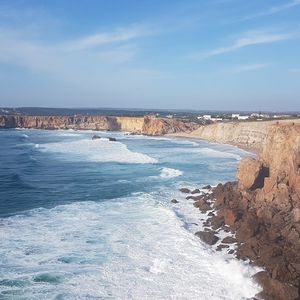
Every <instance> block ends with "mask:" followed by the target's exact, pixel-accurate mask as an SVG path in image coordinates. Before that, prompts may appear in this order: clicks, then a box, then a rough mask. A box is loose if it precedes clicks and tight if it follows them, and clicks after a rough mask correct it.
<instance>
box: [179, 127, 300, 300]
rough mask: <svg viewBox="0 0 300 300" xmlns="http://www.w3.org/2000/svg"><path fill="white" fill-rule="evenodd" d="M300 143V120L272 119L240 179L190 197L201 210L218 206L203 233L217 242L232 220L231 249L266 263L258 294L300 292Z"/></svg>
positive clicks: (284, 296) (288, 296)
mask: <svg viewBox="0 0 300 300" xmlns="http://www.w3.org/2000/svg"><path fill="white" fill-rule="evenodd" d="M183 135H184V136H183ZM183 135H182V134H180V137H181V138H186V137H188V138H190V135H189V134H183ZM173 136H176V135H173ZM194 138H195V137H194ZM206 141H207V140H206ZM208 142H210V141H208ZM240 148H241V147H240ZM299 149H300V126H299V125H297V124H294V123H288V124H273V125H272V126H270V127H269V128H268V131H267V134H266V136H265V139H264V142H263V144H262V149H261V150H260V151H258V155H257V158H244V159H242V160H241V162H240V164H239V167H238V170H237V182H227V183H225V184H219V185H218V186H217V187H215V188H214V189H212V193H211V194H204V195H202V196H198V197H193V196H189V197H188V198H189V199H192V200H194V201H195V202H194V206H195V207H196V208H198V209H200V211H201V210H202V211H209V210H211V209H214V212H213V213H212V214H211V217H210V219H208V220H207V221H205V222H204V223H203V225H204V226H206V230H204V231H203V232H199V233H198V234H196V235H197V236H198V237H199V238H200V239H202V240H203V241H204V242H207V243H208V244H210V245H214V244H215V243H216V242H217V241H218V239H217V238H216V235H215V233H216V231H217V230H220V228H222V227H223V226H224V225H228V226H229V228H230V231H231V232H232V233H234V234H235V242H236V243H237V247H236V253H235V254H234V253H233V255H236V256H235V257H236V258H237V259H239V260H245V259H249V260H250V261H251V264H253V265H257V266H260V267H263V268H264V271H262V272H259V273H257V274H256V275H255V276H254V278H255V279H256V281H257V282H258V283H259V284H260V285H261V286H262V287H263V291H262V293H260V294H258V295H257V299H268V300H269V299H276V300H296V299H299V298H300V242H299V240H300V152H299ZM186 192H187V194H190V193H191V191H186ZM232 241H233V240H232V239H231V242H232ZM226 248H227V246H226Z"/></svg>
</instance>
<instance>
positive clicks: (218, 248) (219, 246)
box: [216, 244, 229, 251]
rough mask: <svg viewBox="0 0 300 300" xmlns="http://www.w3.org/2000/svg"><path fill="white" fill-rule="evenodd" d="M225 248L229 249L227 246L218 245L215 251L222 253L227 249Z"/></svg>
mask: <svg viewBox="0 0 300 300" xmlns="http://www.w3.org/2000/svg"><path fill="white" fill-rule="evenodd" d="M227 248H229V246H228V245H223V244H220V245H218V246H217V248H216V250H217V251H222V249H227Z"/></svg>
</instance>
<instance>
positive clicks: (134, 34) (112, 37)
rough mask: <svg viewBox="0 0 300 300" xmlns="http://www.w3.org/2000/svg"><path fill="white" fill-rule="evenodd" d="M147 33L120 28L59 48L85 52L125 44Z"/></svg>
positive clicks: (143, 30)
mask: <svg viewBox="0 0 300 300" xmlns="http://www.w3.org/2000/svg"><path fill="white" fill-rule="evenodd" d="M148 33H149V32H147V31H146V30H145V29H144V28H142V27H139V26H136V27H132V28H131V27H129V28H122V29H119V30H116V31H113V32H100V33H96V34H93V35H87V36H85V37H83V38H79V39H75V40H72V41H67V42H65V43H63V44H61V45H59V46H60V47H61V48H62V49H65V50H67V51H76V50H85V49H89V48H93V47H97V46H103V45H108V44H113V43H119V42H127V41H130V40H133V39H137V38H139V37H142V36H145V35H146V34H148Z"/></svg>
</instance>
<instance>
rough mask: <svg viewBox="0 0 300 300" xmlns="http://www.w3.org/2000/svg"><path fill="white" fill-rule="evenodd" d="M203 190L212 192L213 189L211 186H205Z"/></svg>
mask: <svg viewBox="0 0 300 300" xmlns="http://www.w3.org/2000/svg"><path fill="white" fill-rule="evenodd" d="M202 189H203V190H210V189H211V185H210V184H208V185H206V186H204V187H203V188H202Z"/></svg>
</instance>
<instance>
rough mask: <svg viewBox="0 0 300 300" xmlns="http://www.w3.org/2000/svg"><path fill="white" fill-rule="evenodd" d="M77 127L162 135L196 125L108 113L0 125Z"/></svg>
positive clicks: (6, 120)
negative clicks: (104, 114)
mask: <svg viewBox="0 0 300 300" xmlns="http://www.w3.org/2000/svg"><path fill="white" fill-rule="evenodd" d="M16 127H20V128H36V129H77V130H110V131H127V132H132V133H138V134H146V135H162V134H166V133H174V132H180V131H192V130H195V129H196V128H198V125H197V124H195V123H192V122H184V121H182V120H178V119H157V118H150V117H145V118H142V117H109V116H88V117H87V116H77V117H68V116H53V117H48V116H0V128H16Z"/></svg>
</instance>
